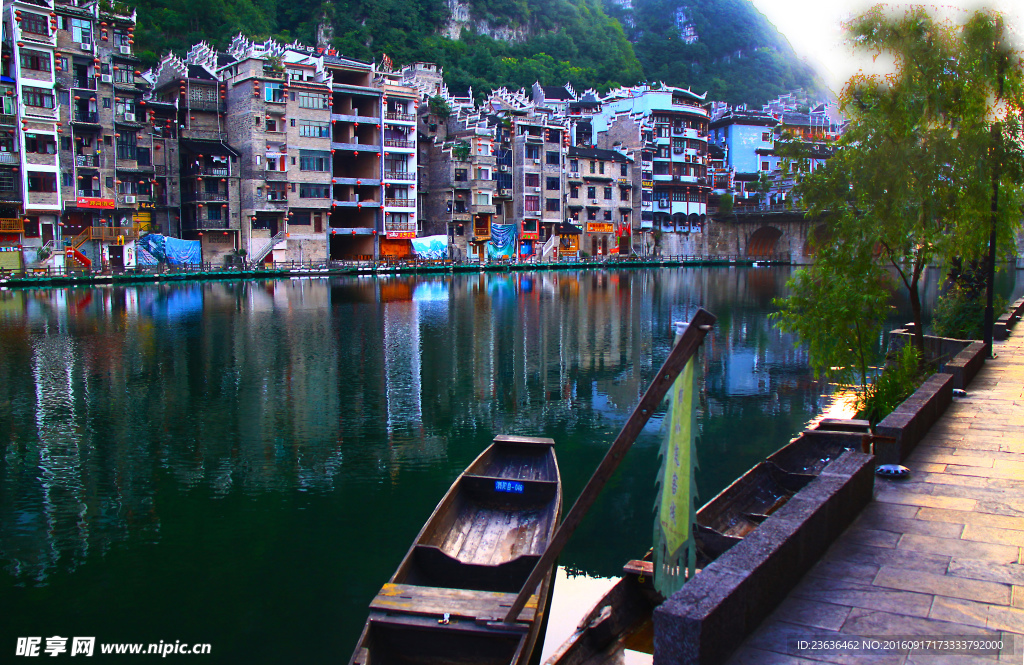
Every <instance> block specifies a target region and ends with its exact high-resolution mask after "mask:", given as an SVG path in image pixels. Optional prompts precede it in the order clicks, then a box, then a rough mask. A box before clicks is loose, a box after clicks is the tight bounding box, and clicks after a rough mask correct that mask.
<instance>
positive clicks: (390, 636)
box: [354, 621, 523, 665]
mask: <svg viewBox="0 0 1024 665" xmlns="http://www.w3.org/2000/svg"><path fill="white" fill-rule="evenodd" d="M434 623H435V626H434V627H430V626H422V627H420V626H414V625H409V624H408V623H402V622H390V621H371V622H370V623H369V625H368V626H367V630H366V634H365V637H364V641H363V642H362V645H363V646H364V647H366V649H360V653H359V654H358V655H357V658H356V659H355V661H354V662H355V663H356V665H427V664H430V665H434V664H441V663H444V664H445V665H509V663H513V662H515V661H516V660H517V658H518V655H519V651H520V650H521V648H522V640H523V634H522V633H514V632H509V633H495V632H493V631H492V632H485V631H478V630H473V629H468V630H462V629H459V628H458V627H455V626H452V629H446V630H438V629H437V627H436V621H434ZM445 628H448V627H447V626H446V627H445ZM410 644H415V645H416V648H415V649H409V645H410Z"/></svg>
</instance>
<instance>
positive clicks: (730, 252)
mask: <svg viewBox="0 0 1024 665" xmlns="http://www.w3.org/2000/svg"><path fill="white" fill-rule="evenodd" d="M824 228H825V227H824V225H823V224H822V223H821V222H819V221H815V220H808V219H806V218H805V217H804V214H803V212H802V211H790V210H786V211H779V212H770V211H757V212H737V213H734V214H731V215H729V216H728V217H725V218H718V217H715V218H713V219H711V220H709V222H708V223H707V225H706V227H705V229H704V234H703V235H704V236H705V238H704V251H705V255H706V256H708V257H718V256H720V257H748V258H754V259H757V258H764V259H768V258H773V259H784V260H788V261H791V262H792V263H812V262H813V261H814V243H813V242H811V239H812V238H814V237H817V236H818V235H819V234H821V233H823V232H824Z"/></svg>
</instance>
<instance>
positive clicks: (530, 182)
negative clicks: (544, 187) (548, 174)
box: [526, 173, 540, 187]
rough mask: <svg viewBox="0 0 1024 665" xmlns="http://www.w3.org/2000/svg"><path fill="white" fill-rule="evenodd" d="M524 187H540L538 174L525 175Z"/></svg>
mask: <svg viewBox="0 0 1024 665" xmlns="http://www.w3.org/2000/svg"><path fill="white" fill-rule="evenodd" d="M526 186H527V187H540V174H539V173H527V174H526Z"/></svg>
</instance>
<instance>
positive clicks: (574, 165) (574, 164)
mask: <svg viewBox="0 0 1024 665" xmlns="http://www.w3.org/2000/svg"><path fill="white" fill-rule="evenodd" d="M569 170H570V171H572V172H573V173H579V172H580V160H578V159H570V160H569Z"/></svg>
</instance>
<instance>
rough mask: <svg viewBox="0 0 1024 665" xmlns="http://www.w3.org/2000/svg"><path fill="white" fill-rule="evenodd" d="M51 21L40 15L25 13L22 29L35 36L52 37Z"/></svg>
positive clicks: (22, 17) (22, 19) (22, 18)
mask: <svg viewBox="0 0 1024 665" xmlns="http://www.w3.org/2000/svg"><path fill="white" fill-rule="evenodd" d="M48 23H49V20H48V19H47V18H46V17H45V16H41V15H40V14H33V13H31V12H25V13H24V14H22V16H21V29H22V30H24V31H25V32H31V33H32V34H34V35H43V36H44V37H49V36H50V26H49V25H47V24H48Z"/></svg>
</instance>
